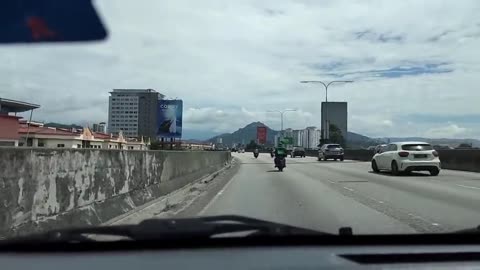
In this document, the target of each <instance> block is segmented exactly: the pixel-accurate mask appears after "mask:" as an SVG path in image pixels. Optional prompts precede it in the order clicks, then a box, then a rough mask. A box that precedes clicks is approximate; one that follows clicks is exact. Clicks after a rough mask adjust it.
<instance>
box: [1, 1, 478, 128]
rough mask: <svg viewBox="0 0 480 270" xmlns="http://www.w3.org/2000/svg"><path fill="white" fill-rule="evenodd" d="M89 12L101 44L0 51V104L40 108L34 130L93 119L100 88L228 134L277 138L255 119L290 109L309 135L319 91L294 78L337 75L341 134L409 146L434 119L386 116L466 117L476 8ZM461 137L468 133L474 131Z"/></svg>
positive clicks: (152, 5) (462, 4) (103, 8)
mask: <svg viewBox="0 0 480 270" xmlns="http://www.w3.org/2000/svg"><path fill="white" fill-rule="evenodd" d="M96 5H97V6H98V8H99V11H100V13H101V14H102V17H103V18H104V21H105V23H106V24H107V27H108V28H109V30H110V37H109V39H108V40H107V41H105V42H100V43H87V44H69V45H41V46H0V58H1V59H2V63H0V74H2V79H1V80H0V96H2V97H7V98H13V99H20V100H25V101H30V102H33V103H38V104H40V105H41V106H42V108H41V109H40V110H38V111H37V112H36V113H35V116H36V118H37V119H39V120H48V121H60V122H66V123H70V122H84V121H90V122H94V121H102V120H105V119H107V106H108V91H110V90H111V89H112V88H128V87H132V88H154V89H157V90H158V91H160V92H162V93H164V94H166V95H167V96H169V97H178V98H182V99H183V100H184V108H185V112H184V114H185V121H184V123H185V126H186V127H188V128H190V129H202V130H215V131H218V132H223V131H232V130H236V129H237V128H238V127H240V126H241V125H244V124H248V123H249V122H252V121H262V122H265V123H267V124H268V125H271V126H272V127H274V128H277V129H279V127H280V121H279V117H278V115H275V114H267V113H265V111H267V110H272V109H284V108H298V109H299V111H298V112H294V113H286V114H285V119H284V120H285V127H293V128H301V127H305V126H309V125H316V126H319V125H320V123H319V122H320V107H319V105H320V102H321V101H323V100H324V99H325V92H324V90H323V88H322V87H319V85H303V84H299V83H298V81H299V80H308V79H322V80H330V79H334V78H335V77H333V76H332V75H331V73H336V74H340V73H349V72H351V73H354V74H351V75H349V76H347V78H354V79H355V83H353V84H348V85H333V86H332V87H331V88H329V100H332V101H333V100H335V101H348V102H349V115H350V117H349V128H350V130H352V131H357V132H360V133H365V134H367V135H371V136H400V134H401V135H407V136H416V135H423V134H425V132H426V130H432V129H433V131H435V129H436V128H437V127H438V123H433V122H432V123H422V124H421V125H420V124H416V123H415V119H408V121H397V119H399V118H402V117H404V116H406V115H411V114H415V113H422V114H428V115H439V114H443V115H444V114H448V113H450V114H456V115H463V114H465V115H466V114H480V107H478V101H479V100H480V91H477V86H478V85H479V84H480V76H478V74H479V72H480V54H479V53H478V48H479V47H480V17H479V16H478V14H480V2H478V1H476V0H472V1H467V0H465V1H453V0H452V1H437V0H431V1H422V3H421V4H419V3H418V1H416V0H409V1H395V2H392V1H382V0H371V1H347V0H338V1H337V0H336V1H310V0H284V1H280V0H277V1H273V0H270V1H261V2H260V1H255V0H246V1H223V0H209V1H208V0H206V1H182V0H170V1H156V0H143V1H132V2H127V1H115V0H101V1H96ZM363 32H364V33H365V34H364V35H362V34H360V33H363ZM382 40H383V41H382ZM440 63H444V64H445V65H444V66H443V67H444V68H446V69H449V70H453V72H449V73H434V74H423V75H417V76H403V77H397V78H385V77H382V76H380V75H379V74H378V73H373V74H371V76H370V77H367V75H368V74H369V73H362V72H368V71H372V70H388V69H393V68H412V67H413V68H414V67H418V66H422V65H425V64H440ZM408 122H411V124H408ZM457 124H459V123H457ZM187 125H188V126H187ZM444 125H449V124H448V123H445V124H444ZM459 125H460V124H459ZM468 130H469V132H471V134H474V135H475V134H480V124H472V125H470V126H468ZM435 132H436V133H435ZM435 132H434V133H432V135H433V134H438V135H439V136H442V135H441V134H440V133H442V132H445V135H444V136H450V135H451V136H462V133H458V132H457V133H451V131H449V130H441V129H440V130H438V131H435ZM476 136H477V137H478V136H479V135H476Z"/></svg>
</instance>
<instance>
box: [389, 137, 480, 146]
mask: <svg viewBox="0 0 480 270" xmlns="http://www.w3.org/2000/svg"><path fill="white" fill-rule="evenodd" d="M380 140H382V141H386V142H388V141H390V142H401V141H420V142H428V143H430V144H433V145H435V144H438V145H450V146H452V147H457V146H458V145H459V144H461V143H468V144H471V145H472V146H473V147H480V140H477V139H449V138H438V139H432V138H423V137H405V138H399V137H386V138H381V139H380Z"/></svg>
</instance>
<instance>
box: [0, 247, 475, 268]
mask: <svg viewBox="0 0 480 270" xmlns="http://www.w3.org/2000/svg"><path fill="white" fill-rule="evenodd" d="M0 265H1V266H2V269H36V270H51V269H56V268H57V269H69V270H77V269H78V270H80V269H81V270H85V269H89V270H93V269H115V270H132V269H170V270H171V269H207V268H208V269H210V270H217V269H218V270H224V269H229V270H235V269H330V268H336V269H352V268H359V269H370V268H375V269H377V268H396V269H406V268H416V269H422V268H425V269H427V268H428V269H431V268H443V269H453V268H455V269H462V268H465V269H467V268H468V269H470V268H473V267H475V268H478V267H480V245H453V246H452V245H435V246H432V245H420V246H419V245H411V246H409V245H405V246H391V245H385V246H378V245H374V246H368V245H366V246H365V245H362V246H330V245H328V246H311V245H307V246H279V247H275V246H261V247H253V246H243V247H226V246H221V247H214V248H211V247H209V248H193V249H192V248H175V249H158V250H134V251H125V250H123V251H105V252H98V251H95V252H91V251H88V250H83V251H77V252H71V251H69V252H61V251H60V252H53V253H51V252H20V253H16V252H6V253H2V254H0Z"/></svg>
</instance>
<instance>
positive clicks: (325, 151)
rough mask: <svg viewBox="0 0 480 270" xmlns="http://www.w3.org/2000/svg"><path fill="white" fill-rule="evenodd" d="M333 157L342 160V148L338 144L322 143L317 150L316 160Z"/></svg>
mask: <svg viewBox="0 0 480 270" xmlns="http://www.w3.org/2000/svg"><path fill="white" fill-rule="evenodd" d="M322 159H323V160H327V159H333V160H337V159H339V160H340V161H343V148H342V146H340V144H324V145H322V147H320V150H318V161H320V160H322Z"/></svg>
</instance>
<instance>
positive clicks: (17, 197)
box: [0, 148, 231, 237]
mask: <svg viewBox="0 0 480 270" xmlns="http://www.w3.org/2000/svg"><path fill="white" fill-rule="evenodd" d="M230 161H231V155H230V153H229V152H217V151H205V152H203V151H192V152H187V151H182V152H175V151H121V150H91V149H88V150H87V149H83V150H82V149H78V150H75V149H63V150H58V149H28V148H2V149H0V183H1V184H2V187H1V189H0V203H1V204H0V237H9V236H12V235H17V234H23V233H30V232H37V231H44V230H48V229H53V228H62V227H71V226H84V225H97V224H101V223H104V222H106V221H108V220H110V219H112V218H114V217H116V216H119V215H121V214H124V213H126V212H128V211H131V210H133V209H135V208H136V207H138V206H141V205H143V204H145V203H147V202H149V201H152V200H154V199H156V198H158V197H160V196H163V195H166V194H168V193H170V192H172V191H174V190H177V189H179V188H181V187H183V186H185V185H187V184H189V183H192V182H194V181H196V180H198V179H200V178H202V177H205V176H207V175H209V174H211V173H214V172H216V171H218V170H220V169H222V168H223V167H224V166H225V165H227V164H228V163H229V162H230Z"/></svg>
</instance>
